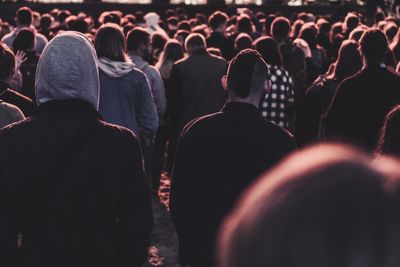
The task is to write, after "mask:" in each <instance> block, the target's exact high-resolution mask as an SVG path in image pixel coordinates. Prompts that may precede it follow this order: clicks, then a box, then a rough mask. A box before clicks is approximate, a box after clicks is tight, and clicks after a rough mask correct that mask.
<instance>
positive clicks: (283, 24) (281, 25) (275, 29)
mask: <svg viewBox="0 0 400 267" xmlns="http://www.w3.org/2000/svg"><path fill="white" fill-rule="evenodd" d="M289 33H290V21H289V20H288V19H287V18H285V17H277V18H276V19H274V21H273V22H272V25H271V35H272V36H273V37H274V38H277V39H284V38H287V37H288V36H289Z"/></svg>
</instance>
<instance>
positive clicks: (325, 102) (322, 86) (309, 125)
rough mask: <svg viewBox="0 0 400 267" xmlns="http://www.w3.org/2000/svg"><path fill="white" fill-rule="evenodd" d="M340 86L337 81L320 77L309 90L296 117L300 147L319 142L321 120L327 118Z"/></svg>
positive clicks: (297, 139) (297, 137) (297, 138)
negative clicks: (326, 115) (327, 112)
mask: <svg viewBox="0 0 400 267" xmlns="http://www.w3.org/2000/svg"><path fill="white" fill-rule="evenodd" d="M338 84H339V81H338V80H337V79H331V78H327V77H326V76H320V77H319V78H318V79H317V80H315V82H314V83H313V84H312V85H311V86H310V88H308V89H307V91H306V93H305V95H304V97H303V98H302V101H301V103H300V105H299V107H298V110H297V116H296V131H295V133H296V141H297V144H298V145H299V146H304V145H307V144H309V143H312V142H315V141H317V140H318V137H319V130H320V123H321V119H322V118H323V117H324V116H325V114H326V111H327V110H328V108H329V105H330V104H331V102H332V98H333V96H334V94H335V91H336V88H337V86H338Z"/></svg>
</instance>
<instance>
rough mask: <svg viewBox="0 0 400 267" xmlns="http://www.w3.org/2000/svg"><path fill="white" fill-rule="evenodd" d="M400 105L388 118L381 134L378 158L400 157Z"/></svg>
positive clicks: (377, 150)
mask: <svg viewBox="0 0 400 267" xmlns="http://www.w3.org/2000/svg"><path fill="white" fill-rule="evenodd" d="M399 136H400V105H398V106H396V107H394V108H393V109H392V110H391V111H390V112H389V113H388V114H387V116H386V119H385V122H384V124H383V127H382V129H381V132H380V136H379V141H378V145H377V149H376V154H377V155H378V156H380V155H384V154H388V155H392V156H400V139H399Z"/></svg>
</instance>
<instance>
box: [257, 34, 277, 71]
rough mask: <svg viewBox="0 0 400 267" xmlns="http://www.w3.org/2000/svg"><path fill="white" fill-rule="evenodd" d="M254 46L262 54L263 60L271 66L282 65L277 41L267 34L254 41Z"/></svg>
mask: <svg viewBox="0 0 400 267" xmlns="http://www.w3.org/2000/svg"><path fill="white" fill-rule="evenodd" d="M254 48H255V49H256V50H257V51H258V52H259V53H260V54H261V55H262V57H263V58H264V60H265V62H267V64H269V65H272V66H278V67H280V66H282V57H281V54H280V52H279V49H278V44H277V42H276V41H275V40H274V39H273V38H272V37H268V36H264V37H260V38H258V39H257V40H256V41H255V42H254Z"/></svg>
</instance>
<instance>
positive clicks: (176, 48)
mask: <svg viewBox="0 0 400 267" xmlns="http://www.w3.org/2000/svg"><path fill="white" fill-rule="evenodd" d="M164 54H165V60H171V61H172V62H176V61H178V60H179V59H181V58H183V56H184V53H183V47H182V45H181V44H180V43H179V42H178V41H177V40H174V39H171V40H169V41H168V42H167V43H166V44H165V46H164Z"/></svg>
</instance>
